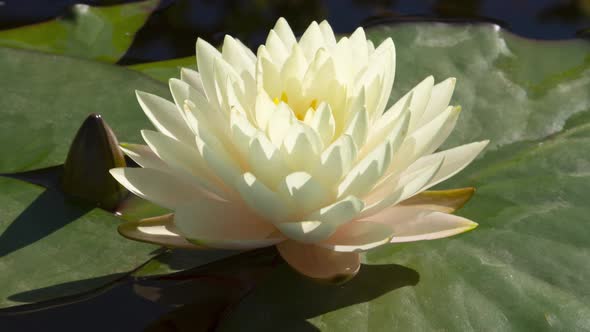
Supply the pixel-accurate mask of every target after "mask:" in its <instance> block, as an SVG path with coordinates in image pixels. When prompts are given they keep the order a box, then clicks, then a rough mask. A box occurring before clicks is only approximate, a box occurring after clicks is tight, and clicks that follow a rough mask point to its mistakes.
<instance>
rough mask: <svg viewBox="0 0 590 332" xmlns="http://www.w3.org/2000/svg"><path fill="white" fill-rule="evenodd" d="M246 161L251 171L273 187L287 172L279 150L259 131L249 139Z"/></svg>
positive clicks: (287, 169)
mask: <svg viewBox="0 0 590 332" xmlns="http://www.w3.org/2000/svg"><path fill="white" fill-rule="evenodd" d="M248 163H249V165H250V169H251V171H252V173H254V174H257V177H258V178H259V179H260V180H261V181H262V182H263V183H265V184H266V185H267V186H268V187H270V188H273V189H274V188H276V187H277V185H278V184H279V182H280V181H282V180H283V178H284V177H285V176H286V175H287V173H288V172H289V168H288V167H287V165H286V164H285V162H284V161H283V157H282V155H281V153H280V151H279V150H278V149H277V148H276V147H275V146H274V145H273V144H272V142H270V141H269V140H268V138H267V137H266V136H265V135H263V134H261V133H258V134H257V135H255V136H254V137H253V138H252V139H251V140H250V144H249V151H248Z"/></svg>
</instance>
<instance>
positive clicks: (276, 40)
mask: <svg viewBox="0 0 590 332" xmlns="http://www.w3.org/2000/svg"><path fill="white" fill-rule="evenodd" d="M264 46H265V47H266V50H267V51H268V53H269V55H270V58H271V59H272V61H273V63H274V64H275V65H277V66H282V65H283V64H284V63H285V60H286V59H287V57H289V50H288V49H287V46H285V44H284V43H283V41H282V40H281V37H279V35H278V34H277V33H276V32H275V31H274V30H270V32H269V33H268V37H266V42H265V43H264ZM291 47H292V46H291Z"/></svg>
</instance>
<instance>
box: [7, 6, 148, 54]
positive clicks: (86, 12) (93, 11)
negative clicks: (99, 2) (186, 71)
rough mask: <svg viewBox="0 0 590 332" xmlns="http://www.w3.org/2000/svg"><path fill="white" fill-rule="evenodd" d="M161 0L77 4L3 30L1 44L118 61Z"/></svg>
mask: <svg viewBox="0 0 590 332" xmlns="http://www.w3.org/2000/svg"><path fill="white" fill-rule="evenodd" d="M158 3H159V1H158V0H146V1H141V2H134V3H130V4H122V5H116V6H109V7H91V6H88V5H84V4H77V5H74V6H73V7H72V9H71V15H68V16H66V17H60V18H57V19H55V20H51V21H48V22H43V23H39V24H34V25H29V26H24V27H20V28H15V29H10V30H3V31H0V46H5V47H14V48H22V49H28V50H36V51H42V52H47V53H55V54H64V55H70V56H77V57H82V58H89V59H95V60H101V61H106V62H117V60H119V59H120V58H121V57H122V56H123V55H124V54H125V52H126V51H127V49H128V48H129V46H130V45H131V43H132V42H133V37H134V36H135V33H136V32H137V31H138V30H139V29H140V28H141V27H142V26H143V25H144V23H145V22H146V21H147V19H148V17H149V16H150V15H151V13H152V12H153V10H154V9H156V8H157V6H158Z"/></svg>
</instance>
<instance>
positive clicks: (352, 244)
mask: <svg viewBox="0 0 590 332" xmlns="http://www.w3.org/2000/svg"><path fill="white" fill-rule="evenodd" d="M393 232H394V230H393V227H391V226H390V225H388V224H384V223H377V222H371V221H358V222H349V223H348V224H345V225H343V226H342V227H340V228H338V231H336V233H334V234H333V235H332V236H330V237H329V238H328V239H326V240H324V241H322V242H319V243H317V244H316V245H317V246H320V247H323V248H327V249H331V250H334V251H339V252H363V251H367V250H369V249H373V248H375V247H378V246H380V245H382V244H385V243H388V242H389V241H390V240H391V237H392V235H393Z"/></svg>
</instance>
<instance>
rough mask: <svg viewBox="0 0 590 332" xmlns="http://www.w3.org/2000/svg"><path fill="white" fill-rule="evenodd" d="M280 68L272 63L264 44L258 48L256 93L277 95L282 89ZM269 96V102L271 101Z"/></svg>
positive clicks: (274, 96) (273, 96)
mask: <svg viewBox="0 0 590 332" xmlns="http://www.w3.org/2000/svg"><path fill="white" fill-rule="evenodd" d="M281 68H282V67H279V66H278V65H276V64H274V63H273V61H272V58H271V55H270V54H269V52H268V51H267V50H266V47H265V46H264V45H261V46H260V47H259V48H258V61H257V62H256V88H257V90H256V93H257V94H261V93H265V94H268V95H269V96H272V98H276V97H279V96H280V95H281V93H282V91H283V84H282V81H281ZM272 98H271V102H272Z"/></svg>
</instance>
